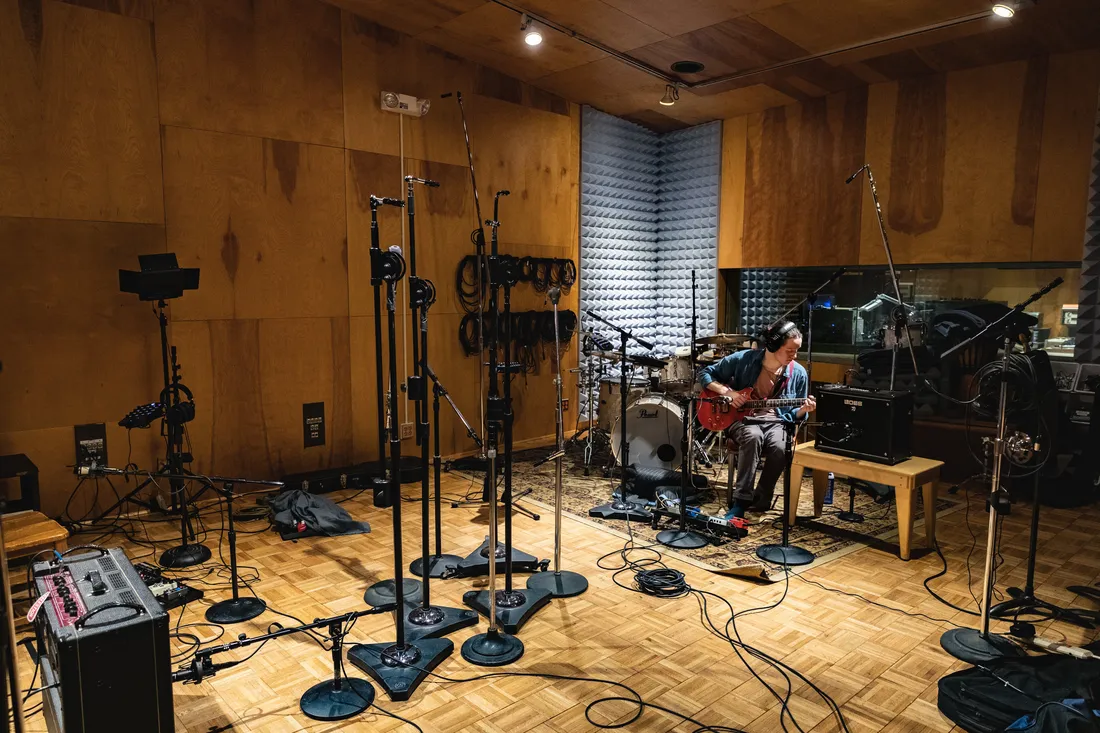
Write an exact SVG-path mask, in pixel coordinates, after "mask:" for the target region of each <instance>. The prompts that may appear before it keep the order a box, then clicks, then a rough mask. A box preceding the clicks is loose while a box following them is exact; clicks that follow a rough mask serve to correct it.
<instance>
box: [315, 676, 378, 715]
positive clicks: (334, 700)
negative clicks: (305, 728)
mask: <svg viewBox="0 0 1100 733" xmlns="http://www.w3.org/2000/svg"><path fill="white" fill-rule="evenodd" d="M337 685H339V687H337ZM373 702H374V688H373V687H372V686H371V683H369V682H367V681H366V680H361V679H357V678H355V677H344V678H343V679H341V680H340V681H339V682H337V681H336V680H325V681H324V682H319V683H317V684H316V685H314V686H313V687H311V688H309V689H308V690H306V691H305V694H304V695H302V700H301V702H300V703H299V705H300V706H301V708H302V713H303V714H304V715H305V716H306V717H307V718H313V719H314V720H347V719H348V718H352V717H354V716H356V715H358V714H359V713H361V712H363V711H364V710H366V709H367V708H369V707H370V706H371V703H373Z"/></svg>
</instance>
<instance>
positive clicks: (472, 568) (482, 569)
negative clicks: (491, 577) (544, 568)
mask: <svg viewBox="0 0 1100 733" xmlns="http://www.w3.org/2000/svg"><path fill="white" fill-rule="evenodd" d="M496 563H497V572H498V573H503V572H504V543H503V542H498V543H497V552H496ZM540 566H541V563H540V561H539V559H538V558H537V557H535V556H534V555H528V554H527V553H526V552H523V551H522V550H517V549H516V548H514V547H513V548H512V572H513V573H533V572H535V571H537V570H538V569H539V567H540ZM455 574H456V575H457V576H458V577H460V578H473V577H477V576H481V575H488V574H489V538H488V537H486V538H485V541H484V542H482V543H481V546H480V547H478V548H477V549H476V550H474V551H473V552H471V553H470V554H469V555H467V556H466V558H465V559H464V560H462V561H461V562H459V563H458V566H457V567H456V573H455Z"/></svg>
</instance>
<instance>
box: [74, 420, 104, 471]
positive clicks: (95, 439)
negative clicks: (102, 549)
mask: <svg viewBox="0 0 1100 733" xmlns="http://www.w3.org/2000/svg"><path fill="white" fill-rule="evenodd" d="M73 438H74V440H75V443H76V446H75V447H76V465H77V466H90V465H92V464H93V463H95V464H96V465H99V466H106V465H107V426H106V425H105V424H104V423H101V422H100V423H91V424H90V425H74V426H73Z"/></svg>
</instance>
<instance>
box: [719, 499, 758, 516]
mask: <svg viewBox="0 0 1100 733" xmlns="http://www.w3.org/2000/svg"><path fill="white" fill-rule="evenodd" d="M751 505H752V502H749V501H741V500H740V499H739V500H737V501H735V502H733V506H732V507H730V510H729V511H728V512H726V517H725V518H726V519H744V518H745V510H746V509H748V508H749V507H750V506H751Z"/></svg>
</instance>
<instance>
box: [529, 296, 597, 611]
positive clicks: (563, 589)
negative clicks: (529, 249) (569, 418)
mask: <svg viewBox="0 0 1100 733" xmlns="http://www.w3.org/2000/svg"><path fill="white" fill-rule="evenodd" d="M547 294H548V295H549V296H550V302H551V303H553V304H554V368H555V373H554V386H555V388H556V389H557V419H556V420H555V424H556V429H555V432H556V433H557V451H556V452H555V454H554V571H553V572H543V573H536V574H535V575H532V576H531V577H530V578H528V579H527V587H528V589H531V590H534V589H542V590H547V591H549V592H550V595H551V596H552V597H554V598H568V597H571V596H579V595H580V594H581V593H584V592H585V591H586V590H588V580H587V579H586V578H585V577H584V576H583V575H581V574H580V573H575V572H573V571H571V570H562V569H561V483H562V461H564V460H565V410H564V406H563V404H562V396H561V343H560V342H559V341H558V338H559V335H558V299H559V298H561V288H557V287H554V288H550V290H549V291H548V293H547Z"/></svg>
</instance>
